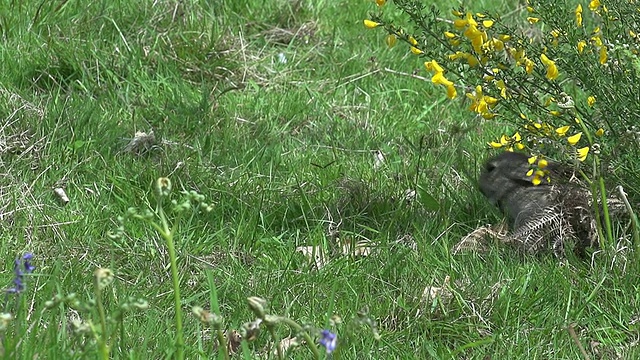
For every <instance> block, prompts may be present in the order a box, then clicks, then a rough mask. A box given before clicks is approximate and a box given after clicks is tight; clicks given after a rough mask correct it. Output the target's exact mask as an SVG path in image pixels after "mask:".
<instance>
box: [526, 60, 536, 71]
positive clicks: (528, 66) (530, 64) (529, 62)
mask: <svg viewBox="0 0 640 360" xmlns="http://www.w3.org/2000/svg"><path fill="white" fill-rule="evenodd" d="M534 65H535V63H534V62H533V61H532V60H531V59H525V60H524V70H525V71H526V72H527V74H531V73H532V72H533V66H534Z"/></svg>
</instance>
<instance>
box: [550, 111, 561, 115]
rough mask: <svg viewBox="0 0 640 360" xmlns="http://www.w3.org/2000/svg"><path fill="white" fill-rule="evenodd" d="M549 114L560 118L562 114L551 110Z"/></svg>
mask: <svg viewBox="0 0 640 360" xmlns="http://www.w3.org/2000/svg"><path fill="white" fill-rule="evenodd" d="M549 114H551V115H553V116H560V115H562V113H561V112H560V111H558V110H551V111H549Z"/></svg>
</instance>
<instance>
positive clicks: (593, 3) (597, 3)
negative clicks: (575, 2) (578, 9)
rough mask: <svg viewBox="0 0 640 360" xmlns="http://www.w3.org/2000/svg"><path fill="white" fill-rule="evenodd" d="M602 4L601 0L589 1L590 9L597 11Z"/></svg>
mask: <svg viewBox="0 0 640 360" xmlns="http://www.w3.org/2000/svg"><path fill="white" fill-rule="evenodd" d="M599 6H600V0H591V1H590V2H589V10H591V11H596V10H597V9H598V7H599Z"/></svg>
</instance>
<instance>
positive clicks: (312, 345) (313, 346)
mask: <svg viewBox="0 0 640 360" xmlns="http://www.w3.org/2000/svg"><path fill="white" fill-rule="evenodd" d="M279 320H280V321H282V322H283V323H285V324H287V325H289V326H290V327H292V328H293V329H294V330H295V331H296V332H297V333H300V334H302V337H303V338H304V340H305V341H306V342H307V345H308V346H309V349H311V352H312V353H313V357H314V358H315V359H320V352H319V351H318V347H317V346H316V343H315V342H314V341H313V339H312V338H311V336H309V333H308V332H306V331H304V330H303V329H302V326H300V325H298V323H296V322H295V321H293V320H291V319H289V318H287V317H280V318H279Z"/></svg>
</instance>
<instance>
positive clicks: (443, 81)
mask: <svg viewBox="0 0 640 360" xmlns="http://www.w3.org/2000/svg"><path fill="white" fill-rule="evenodd" d="M431 82H432V83H434V84H438V85H444V86H447V87H449V86H453V82H452V81H451V80H448V79H447V78H445V77H444V74H443V73H442V72H436V73H435V74H434V75H433V77H432V78H431Z"/></svg>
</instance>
